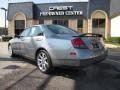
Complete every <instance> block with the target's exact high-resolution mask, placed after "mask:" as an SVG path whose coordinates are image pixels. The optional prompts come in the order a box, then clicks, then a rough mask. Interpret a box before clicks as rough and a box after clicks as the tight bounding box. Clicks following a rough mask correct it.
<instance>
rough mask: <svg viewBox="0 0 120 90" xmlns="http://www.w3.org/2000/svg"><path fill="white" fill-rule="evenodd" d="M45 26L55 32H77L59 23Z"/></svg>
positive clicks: (72, 33)
mask: <svg viewBox="0 0 120 90" xmlns="http://www.w3.org/2000/svg"><path fill="white" fill-rule="evenodd" d="M46 27H47V29H49V30H50V31H51V32H53V33H55V34H71V35H75V34H77V32H75V31H74V30H72V29H70V28H67V27H64V26H61V25H47V26H46Z"/></svg>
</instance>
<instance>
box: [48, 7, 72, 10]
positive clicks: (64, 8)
mask: <svg viewBox="0 0 120 90" xmlns="http://www.w3.org/2000/svg"><path fill="white" fill-rule="evenodd" d="M72 7H73V6H50V7H49V10H50V11H54V10H58V11H61V10H72Z"/></svg>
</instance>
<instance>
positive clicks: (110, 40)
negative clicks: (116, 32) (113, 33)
mask: <svg viewBox="0 0 120 90" xmlns="http://www.w3.org/2000/svg"><path fill="white" fill-rule="evenodd" d="M105 42H108V43H116V44H120V37H108V38H107V39H106V40H105Z"/></svg>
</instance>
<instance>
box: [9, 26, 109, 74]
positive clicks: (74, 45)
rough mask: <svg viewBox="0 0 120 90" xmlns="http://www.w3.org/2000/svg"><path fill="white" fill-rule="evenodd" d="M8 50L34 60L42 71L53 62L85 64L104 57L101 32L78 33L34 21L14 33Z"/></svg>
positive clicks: (55, 63) (12, 54) (48, 68)
mask: <svg viewBox="0 0 120 90" xmlns="http://www.w3.org/2000/svg"><path fill="white" fill-rule="evenodd" d="M8 51H9V54H10V55H11V56H12V57H14V56H16V55H20V56H24V57H26V58H28V59H31V60H35V61H37V65H38V68H39V69H40V71H41V72H43V73H49V72H51V71H52V70H53V67H56V66H74V67H79V66H88V65H91V64H93V63H99V62H101V61H103V60H105V59H106V56H107V49H106V48H105V47H104V42H103V38H102V35H100V34H93V33H84V34H83V33H78V32H76V31H74V30H72V29H70V28H67V27H64V26H61V25H35V26H33V27H29V28H26V29H25V30H24V31H23V32H22V33H21V34H20V35H15V37H14V38H13V39H11V40H10V41H9V44H8Z"/></svg>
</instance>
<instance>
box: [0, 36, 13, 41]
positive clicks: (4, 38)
mask: <svg viewBox="0 0 120 90" xmlns="http://www.w3.org/2000/svg"><path fill="white" fill-rule="evenodd" d="M12 38H13V37H11V36H4V37H2V41H9V40H10V39H12Z"/></svg>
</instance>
